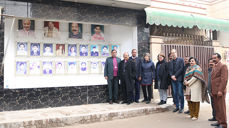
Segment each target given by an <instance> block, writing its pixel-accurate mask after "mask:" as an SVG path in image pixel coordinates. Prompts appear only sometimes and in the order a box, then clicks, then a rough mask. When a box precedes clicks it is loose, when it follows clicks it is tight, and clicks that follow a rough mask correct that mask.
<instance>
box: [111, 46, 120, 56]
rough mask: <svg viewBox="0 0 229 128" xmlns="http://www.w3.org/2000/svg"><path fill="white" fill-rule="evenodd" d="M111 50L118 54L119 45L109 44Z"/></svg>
mask: <svg viewBox="0 0 229 128" xmlns="http://www.w3.org/2000/svg"><path fill="white" fill-rule="evenodd" d="M111 50H116V51H117V56H120V45H117V44H116V45H111Z"/></svg>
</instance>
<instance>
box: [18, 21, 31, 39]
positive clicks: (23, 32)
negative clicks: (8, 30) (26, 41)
mask: <svg viewBox="0 0 229 128" xmlns="http://www.w3.org/2000/svg"><path fill="white" fill-rule="evenodd" d="M34 31H35V21H34V20H31V19H19V20H18V37H35V33H34Z"/></svg>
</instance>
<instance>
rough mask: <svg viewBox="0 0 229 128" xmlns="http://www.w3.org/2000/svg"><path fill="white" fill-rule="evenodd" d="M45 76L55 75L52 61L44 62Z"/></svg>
mask: <svg viewBox="0 0 229 128" xmlns="http://www.w3.org/2000/svg"><path fill="white" fill-rule="evenodd" d="M42 64H43V68H42V71H43V74H44V75H52V74H53V62H52V61H43V62H42Z"/></svg>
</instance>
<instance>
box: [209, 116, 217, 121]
mask: <svg viewBox="0 0 229 128" xmlns="http://www.w3.org/2000/svg"><path fill="white" fill-rule="evenodd" d="M208 121H217V120H216V119H215V118H214V117H212V118H211V119H208Z"/></svg>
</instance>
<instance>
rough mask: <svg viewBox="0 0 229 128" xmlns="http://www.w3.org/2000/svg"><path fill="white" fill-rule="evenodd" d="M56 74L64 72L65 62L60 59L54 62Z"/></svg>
mask: <svg viewBox="0 0 229 128" xmlns="http://www.w3.org/2000/svg"><path fill="white" fill-rule="evenodd" d="M55 68H56V74H64V72H65V64H64V62H62V61H58V62H56V66H55Z"/></svg>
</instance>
